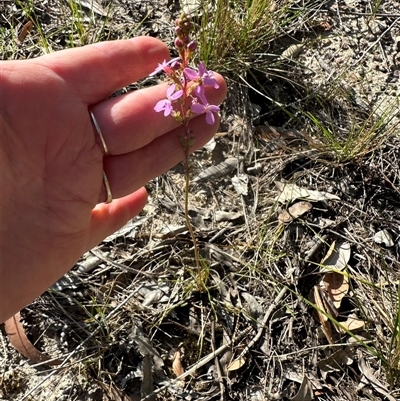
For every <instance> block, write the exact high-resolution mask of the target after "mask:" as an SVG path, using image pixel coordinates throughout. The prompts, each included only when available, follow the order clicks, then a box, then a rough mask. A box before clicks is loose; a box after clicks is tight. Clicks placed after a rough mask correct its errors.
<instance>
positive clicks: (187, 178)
mask: <svg viewBox="0 0 400 401" xmlns="http://www.w3.org/2000/svg"><path fill="white" fill-rule="evenodd" d="M184 129H185V138H190V131H189V127H188V124H187V122H186V124H184ZM189 148H190V139H186V141H185V145H184V151H185V159H184V163H185V220H186V226H187V228H188V230H189V233H190V237H191V239H192V243H193V252H194V260H195V263H196V269H197V274H198V282H197V284H198V290H199V291H201V290H202V288H203V283H202V277H201V265H200V255H199V248H198V246H197V239H196V234H195V232H194V228H193V225H192V222H191V221H190V216H189V186H190V166H189Z"/></svg>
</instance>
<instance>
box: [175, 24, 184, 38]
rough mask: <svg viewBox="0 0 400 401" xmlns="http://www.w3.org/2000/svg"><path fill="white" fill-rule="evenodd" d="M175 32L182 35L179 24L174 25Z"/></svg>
mask: <svg viewBox="0 0 400 401" xmlns="http://www.w3.org/2000/svg"><path fill="white" fill-rule="evenodd" d="M175 33H176V35H177V36H180V35H182V33H183V32H182V28H181V27H180V26H176V27H175Z"/></svg>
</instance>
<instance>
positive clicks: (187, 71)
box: [183, 67, 200, 81]
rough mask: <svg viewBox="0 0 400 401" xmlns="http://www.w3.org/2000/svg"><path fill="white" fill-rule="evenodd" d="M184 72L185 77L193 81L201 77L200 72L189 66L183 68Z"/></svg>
mask: <svg viewBox="0 0 400 401" xmlns="http://www.w3.org/2000/svg"><path fill="white" fill-rule="evenodd" d="M183 74H184V75H185V77H186V78H187V79H190V80H191V81H193V80H195V79H196V78H200V77H199V74H198V73H197V72H196V71H195V70H192V69H191V68H189V67H186V68H185V69H184V70H183Z"/></svg>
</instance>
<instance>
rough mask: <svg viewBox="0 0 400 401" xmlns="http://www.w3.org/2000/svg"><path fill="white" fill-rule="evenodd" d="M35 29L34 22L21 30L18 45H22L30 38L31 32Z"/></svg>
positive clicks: (29, 22)
mask: <svg viewBox="0 0 400 401" xmlns="http://www.w3.org/2000/svg"><path fill="white" fill-rule="evenodd" d="M32 28H33V22H32V21H28V22H27V23H26V24H25V25H24V26H23V27H22V29H21V32H20V33H19V35H18V38H17V42H18V44H21V43H22V42H23V41H24V40H25V38H26V37H27V36H28V34H29V33H30V31H31V30H32Z"/></svg>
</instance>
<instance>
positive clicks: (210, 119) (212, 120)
mask: <svg viewBox="0 0 400 401" xmlns="http://www.w3.org/2000/svg"><path fill="white" fill-rule="evenodd" d="M206 122H207V124H210V125H213V124H214V123H215V117H214V114H213V113H212V112H211V111H208V112H207V114H206Z"/></svg>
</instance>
